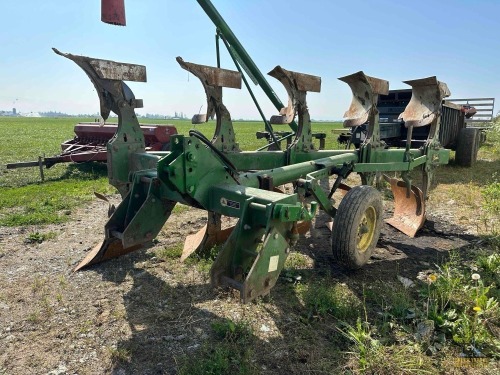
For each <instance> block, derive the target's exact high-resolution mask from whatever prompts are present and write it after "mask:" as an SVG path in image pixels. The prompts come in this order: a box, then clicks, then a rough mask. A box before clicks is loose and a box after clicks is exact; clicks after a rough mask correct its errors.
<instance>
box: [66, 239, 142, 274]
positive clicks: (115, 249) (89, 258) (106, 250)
mask: <svg viewBox="0 0 500 375" xmlns="http://www.w3.org/2000/svg"><path fill="white" fill-rule="evenodd" d="M141 247H142V245H135V246H131V247H128V248H124V247H123V244H122V241H121V240H119V239H118V238H112V239H106V240H104V241H102V242H100V243H99V244H98V245H97V246H96V247H94V248H93V249H92V251H91V252H89V253H88V254H87V255H86V256H85V258H83V260H82V261H81V262H80V263H79V264H78V265H77V266H76V267H75V268H74V269H73V272H76V271H79V270H81V269H83V268H85V267H88V266H91V265H92V264H97V263H100V262H103V261H105V260H108V259H111V258H117V257H119V256H122V255H125V254H128V253H131V252H133V251H136V250H139V249H140V248H141Z"/></svg>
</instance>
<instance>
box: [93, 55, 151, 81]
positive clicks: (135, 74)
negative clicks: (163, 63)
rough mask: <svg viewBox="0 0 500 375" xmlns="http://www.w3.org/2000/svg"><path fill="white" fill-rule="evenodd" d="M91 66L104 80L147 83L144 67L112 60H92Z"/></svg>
mask: <svg viewBox="0 0 500 375" xmlns="http://www.w3.org/2000/svg"><path fill="white" fill-rule="evenodd" d="M90 65H92V67H93V68H94V70H95V72H96V73H97V75H98V76H99V78H102V79H112V80H115V81H134V82H147V79H146V67H145V66H144V65H137V64H127V63H121V62H116V61H110V60H100V59H92V60H90Z"/></svg>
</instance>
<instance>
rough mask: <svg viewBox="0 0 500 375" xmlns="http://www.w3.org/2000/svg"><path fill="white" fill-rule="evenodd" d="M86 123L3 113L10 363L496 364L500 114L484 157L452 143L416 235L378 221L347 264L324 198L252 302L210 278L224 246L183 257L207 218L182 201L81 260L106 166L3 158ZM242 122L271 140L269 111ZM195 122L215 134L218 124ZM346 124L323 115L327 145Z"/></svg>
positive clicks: (39, 369) (59, 369)
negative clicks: (471, 159)
mask: <svg viewBox="0 0 500 375" xmlns="http://www.w3.org/2000/svg"><path fill="white" fill-rule="evenodd" d="M79 121H93V119H75V118H55V119H51V118H31V119H30V118H7V117H5V118H2V117H0V270H1V272H0V375H4V374H14V375H18V374H116V375H118V374H119V375H123V374H214V375H215V374H493V373H499V372H500V365H499V361H500V306H499V301H500V289H499V285H500V119H499V118H498V117H497V119H496V123H495V125H494V126H493V127H492V129H491V130H490V131H488V135H487V141H486V143H485V144H484V145H483V146H482V147H481V149H480V151H479V156H478V162H477V164H476V165H475V167H474V168H462V167H458V166H456V165H455V164H454V161H453V153H452V160H451V162H450V165H447V166H443V167H440V168H439V169H438V170H437V171H436V176H435V181H434V184H433V189H432V191H431V193H430V197H429V200H428V202H427V219H428V220H427V222H426V224H425V225H424V228H423V229H422V230H421V231H420V232H419V234H418V235H417V236H416V237H415V238H413V239H412V238H408V237H406V236H405V235H403V234H402V233H400V232H398V231H396V230H395V229H393V228H391V227H389V226H388V225H384V227H383V230H382V235H381V238H380V240H379V243H378V245H377V249H376V251H375V253H374V255H373V256H372V258H371V259H370V261H369V263H368V264H367V265H366V267H364V268H363V269H361V270H358V271H356V272H353V271H346V270H344V269H342V268H341V267H340V266H338V265H337V264H335V262H334V261H333V257H332V254H331V247H330V244H329V238H330V232H329V230H328V229H327V227H326V225H325V224H326V221H327V215H326V214H324V213H321V212H320V213H318V215H317V217H316V218H315V219H314V220H313V224H312V228H311V230H310V232H309V233H307V234H306V235H305V236H304V237H303V238H301V239H300V240H299V242H298V243H297V245H296V246H295V247H294V248H293V249H292V252H291V253H290V255H289V257H288V259H287V262H286V264H285V269H284V270H283V272H282V275H281V276H280V279H279V280H278V283H277V285H276V286H275V287H274V288H273V289H272V291H271V293H270V295H269V296H266V297H265V298H260V299H258V300H257V301H255V302H252V303H249V304H246V305H243V304H241V303H239V301H238V298H237V297H236V296H235V294H234V293H233V292H231V291H228V290H225V289H221V290H214V289H212V287H211V286H210V280H209V279H210V278H209V269H210V266H211V264H212V262H213V260H214V257H215V256H216V254H215V251H214V254H211V255H210V256H209V257H207V258H199V257H196V256H192V257H191V258H190V259H188V260H187V261H186V262H184V263H181V262H180V261H179V257H180V254H181V252H182V247H183V241H184V238H185V236H186V235H187V234H192V233H195V232H196V231H197V230H199V229H200V228H201V227H202V226H203V225H204V224H205V223H206V214H205V212H204V211H200V210H196V209H193V208H188V207H186V206H180V207H176V209H175V210H174V213H173V215H172V217H171V218H170V219H169V221H167V223H166V225H165V226H164V228H163V229H162V230H161V232H160V234H159V236H158V237H157V238H156V239H155V241H154V243H153V245H151V246H150V247H148V248H146V249H143V250H140V251H137V252H134V253H131V254H128V255H125V256H122V257H120V258H118V259H114V260H111V261H108V262H104V263H102V264H99V265H96V266H93V267H91V268H89V269H88V270H85V271H82V272H78V273H73V272H72V269H73V267H74V266H75V265H76V264H77V263H78V262H79V261H80V260H81V259H82V258H83V257H84V256H85V254H86V253H87V252H88V251H89V250H90V249H92V248H93V247H94V246H95V245H96V244H97V243H98V242H99V241H100V240H101V239H102V237H103V227H104V224H105V222H106V219H107V215H106V211H107V208H108V207H107V204H105V203H104V202H102V201H100V200H98V199H96V198H95V197H94V194H93V193H94V192H99V193H102V194H104V195H106V196H107V197H109V199H110V200H111V201H112V202H113V203H115V204H116V203H118V202H119V201H120V198H119V195H118V194H117V193H116V191H115V190H114V188H113V187H111V186H110V185H109V184H108V181H107V173H106V165H105V164H103V163H96V162H91V163H84V164H73V163H65V164H58V165H55V166H53V167H52V168H50V169H45V170H44V172H45V182H41V181H40V175H39V171H38V168H25V169H17V170H6V169H5V167H4V165H5V164H7V163H13V162H20V161H34V160H37V158H38V156H40V155H44V154H45V155H46V156H52V155H55V154H58V153H59V152H60V143H61V142H62V141H64V140H67V139H70V138H72V137H73V127H74V125H75V124H76V123H77V122H79ZM140 122H141V123H155V124H167V123H168V124H173V125H175V126H176V127H177V130H178V132H179V133H180V134H187V132H188V130H189V129H191V128H192V127H193V125H191V124H190V123H189V122H188V121H174V120H160V121H158V120H147V121H146V120H141V121H140ZM234 127H235V132H236V135H237V141H238V142H239V143H240V147H241V148H242V149H243V150H253V149H256V148H259V147H262V146H265V144H266V141H265V140H262V139H260V140H258V139H256V137H255V132H256V131H262V130H264V127H263V125H262V124H261V123H259V122H250V121H247V122H235V123H234ZM196 129H198V130H200V131H202V132H203V133H204V134H205V135H206V136H207V137H209V138H210V136H211V134H212V133H213V130H214V123H213V122H209V123H207V124H202V125H196ZM340 129H341V124H340V123H323V122H320V123H315V124H313V131H314V132H324V133H326V134H327V138H326V139H327V143H326V148H330V149H331V148H340V146H339V145H338V144H337V142H336V138H337V135H338V133H339V132H340V131H341V130H340ZM276 130H281V129H276ZM283 130H285V128H283ZM351 182H352V183H353V184H356V183H359V181H357V180H355V179H354V180H352V181H351ZM381 191H382V194H383V196H384V208H385V211H386V216H390V215H391V213H392V211H393V203H392V199H391V192H390V189H388V188H387V187H381ZM215 250H216V249H215Z"/></svg>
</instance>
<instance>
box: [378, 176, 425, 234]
mask: <svg viewBox="0 0 500 375" xmlns="http://www.w3.org/2000/svg"><path fill="white" fill-rule="evenodd" d="M384 179H385V180H386V181H387V182H389V184H390V185H391V190H392V194H393V195H394V215H393V217H391V218H390V219H387V220H386V223H387V224H390V225H391V226H393V227H394V228H396V229H398V230H400V231H401V232H403V233H404V234H406V235H407V236H409V237H412V238H413V237H415V235H416V234H417V232H418V230H419V229H420V228H422V226H423V225H424V222H425V199H424V194H423V193H422V190H420V189H419V188H418V187H416V186H414V185H411V188H410V189H408V187H407V185H406V183H405V182H404V181H401V180H398V179H396V178H389V177H387V176H385V175H384Z"/></svg>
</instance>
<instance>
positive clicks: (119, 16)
mask: <svg viewBox="0 0 500 375" xmlns="http://www.w3.org/2000/svg"><path fill="white" fill-rule="evenodd" d="M101 21H102V22H105V23H109V24H111V25H118V26H126V24H127V23H126V20H125V4H124V0H101Z"/></svg>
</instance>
